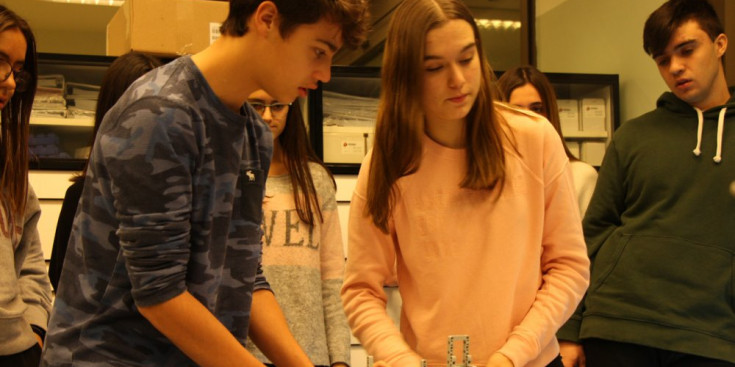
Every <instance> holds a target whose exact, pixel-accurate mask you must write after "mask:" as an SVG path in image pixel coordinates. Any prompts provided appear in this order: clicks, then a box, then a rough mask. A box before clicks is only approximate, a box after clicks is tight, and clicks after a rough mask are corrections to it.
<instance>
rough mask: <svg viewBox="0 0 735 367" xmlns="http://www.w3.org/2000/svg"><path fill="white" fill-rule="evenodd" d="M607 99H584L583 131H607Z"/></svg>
mask: <svg viewBox="0 0 735 367" xmlns="http://www.w3.org/2000/svg"><path fill="white" fill-rule="evenodd" d="M606 117H607V113H605V99H603V98H582V131H588V132H592V131H598V132H599V131H607V128H606V126H605V125H606V124H605V121H606Z"/></svg>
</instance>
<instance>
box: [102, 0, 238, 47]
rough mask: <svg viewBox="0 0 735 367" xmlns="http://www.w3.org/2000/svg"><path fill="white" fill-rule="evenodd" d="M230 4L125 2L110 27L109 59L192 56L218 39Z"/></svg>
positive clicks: (183, 0) (193, 0)
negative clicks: (140, 55) (132, 52)
mask: <svg viewBox="0 0 735 367" xmlns="http://www.w3.org/2000/svg"><path fill="white" fill-rule="evenodd" d="M228 11H229V2H224V1H207V0H126V1H125V3H123V5H122V6H120V9H118V11H117V13H115V15H114V16H113V17H112V19H111V20H110V22H109V23H107V55H110V56H119V55H122V54H124V53H126V52H128V51H130V50H135V51H141V52H148V53H151V54H156V55H159V56H172V57H176V56H179V55H185V54H193V53H196V52H199V51H201V50H203V49H205V48H206V47H207V46H209V45H210V44H211V43H212V42H213V41H214V40H215V39H217V38H218V37H219V26H220V25H221V24H222V22H224V20H225V18H227V13H228Z"/></svg>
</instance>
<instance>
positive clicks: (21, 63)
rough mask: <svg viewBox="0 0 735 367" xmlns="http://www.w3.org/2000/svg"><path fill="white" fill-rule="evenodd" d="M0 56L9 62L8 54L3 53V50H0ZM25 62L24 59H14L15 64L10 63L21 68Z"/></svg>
mask: <svg viewBox="0 0 735 367" xmlns="http://www.w3.org/2000/svg"><path fill="white" fill-rule="evenodd" d="M0 58H3V59H5V60H6V61H7V62H8V63H10V56H8V54H6V53H5V51H0ZM25 63H26V61H25V60H18V61H16V62H15V64H14V65H12V66H18V65H19V66H20V67H21V68H22V67H23V65H25Z"/></svg>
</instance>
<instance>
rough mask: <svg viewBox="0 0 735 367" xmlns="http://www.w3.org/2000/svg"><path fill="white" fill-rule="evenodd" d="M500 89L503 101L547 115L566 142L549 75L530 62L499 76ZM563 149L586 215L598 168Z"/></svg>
mask: <svg viewBox="0 0 735 367" xmlns="http://www.w3.org/2000/svg"><path fill="white" fill-rule="evenodd" d="M498 88H499V89H500V93H501V98H502V99H503V101H506V102H508V103H509V104H511V105H513V106H515V107H518V108H521V109H524V110H529V111H533V112H535V113H538V114H539V115H541V116H544V117H546V118H547V119H548V120H549V122H550V123H551V126H553V127H554V130H556V132H557V133H558V134H559V137H560V138H561V139H562V141H564V134H562V131H561V122H560V121H559V107H558V106H557V104H556V93H554V87H553V86H552V85H551V82H549V79H548V78H547V77H546V75H544V74H543V73H542V72H540V71H539V70H538V69H536V68H535V67H533V66H531V65H526V66H517V67H515V68H512V69H510V70H507V71H506V72H505V73H503V75H501V76H500V78H499V79H498ZM564 152H565V153H566V155H567V158H569V167H570V168H571V170H572V177H573V181H574V189H575V191H576V193H577V203H578V204H579V214H580V216H582V217H584V212H585V211H587V205H588V204H589V202H590V199H591V198H592V192H593V191H594V190H595V184H596V183H597V170H595V168H594V167H592V166H591V165H589V164H587V163H586V162H583V161H581V160H580V159H579V158H577V157H575V156H574V154H572V152H571V151H569V148H568V147H567V146H566V145H564Z"/></svg>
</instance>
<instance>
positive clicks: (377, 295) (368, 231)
mask: <svg viewBox="0 0 735 367" xmlns="http://www.w3.org/2000/svg"><path fill="white" fill-rule="evenodd" d="M368 171H369V158H368V159H366V160H365V162H363V164H362V169H361V170H360V174H359V176H358V180H357V187H356V188H355V193H354V194H353V196H352V202H351V204H350V218H349V224H348V240H347V242H348V250H347V266H346V269H345V280H344V284H343V286H342V303H343V305H344V308H345V313H346V315H347V319H348V321H349V323H350V327H351V328H352V333H353V334H354V335H355V336H356V337H357V338H358V339H359V340H360V343H361V344H362V345H363V347H364V348H365V350H366V351H367V353H368V355H372V356H373V358H374V359H375V361H385V362H387V363H389V364H390V365H391V367H403V366H406V367H415V366H418V365H419V364H420V361H421V358H420V357H419V356H418V355H417V354H416V353H415V352H414V351H412V350H411V348H409V346H408V345H407V344H406V342H405V340H404V339H403V336H402V335H401V332H400V330H399V329H398V327H396V325H395V324H394V323H393V321H392V320H391V318H390V317H389V316H388V314H387V312H386V309H385V305H386V295H385V292H384V290H383V285H384V284H385V282H386V281H389V280H391V279H392V278H393V275H392V274H393V269H394V264H395V258H396V254H395V247H394V243H393V236H391V235H390V234H386V233H383V232H382V231H380V230H379V229H378V228H377V227H376V226H375V225H374V224H373V222H372V220H371V218H369V217H366V216H365V215H363V212H364V208H365V202H366V201H365V193H366V187H367V176H368V175H367V173H368Z"/></svg>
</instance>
